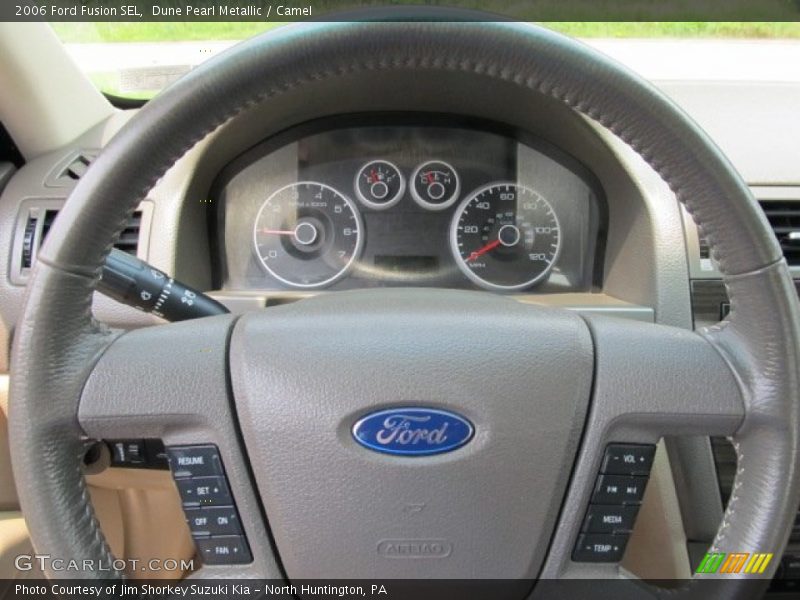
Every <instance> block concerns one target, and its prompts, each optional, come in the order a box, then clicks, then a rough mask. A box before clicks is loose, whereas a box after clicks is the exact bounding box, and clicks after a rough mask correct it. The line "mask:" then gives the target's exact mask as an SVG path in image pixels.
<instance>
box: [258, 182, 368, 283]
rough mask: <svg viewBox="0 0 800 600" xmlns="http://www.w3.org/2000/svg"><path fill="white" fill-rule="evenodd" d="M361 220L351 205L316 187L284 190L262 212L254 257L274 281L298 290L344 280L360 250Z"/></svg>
mask: <svg viewBox="0 0 800 600" xmlns="http://www.w3.org/2000/svg"><path fill="white" fill-rule="evenodd" d="M361 230H362V226H361V217H360V215H359V214H358V210H357V209H356V207H355V205H354V204H353V202H352V201H351V200H350V199H349V198H347V197H346V196H344V195H343V194H341V193H339V192H338V191H336V190H335V189H333V188H332V187H330V186H328V185H325V184H323V183H317V182H314V181H303V182H299V183H292V184H289V185H287V186H284V187H282V188H280V189H279V190H277V191H276V192H274V193H273V194H272V195H271V196H270V197H269V198H267V200H266V201H265V202H264V204H263V205H262V206H261V209H260V210H259V211H258V216H257V217H256V222H255V227H254V230H253V240H254V242H255V253H256V256H257V257H258V259H259V261H260V262H261V265H262V266H263V267H264V269H266V270H267V272H268V273H270V275H272V276H273V277H275V278H276V279H278V280H279V281H282V282H283V283H285V284H287V285H290V286H293V287H299V288H316V287H322V286H325V285H328V284H331V283H333V282H334V281H336V280H337V279H339V278H340V277H342V276H343V275H344V274H345V273H346V272H347V271H348V269H349V268H350V266H351V265H352V264H353V261H354V260H355V259H356V257H357V256H358V253H359V252H360V250H361V245H362V240H363V237H362V233H361Z"/></svg>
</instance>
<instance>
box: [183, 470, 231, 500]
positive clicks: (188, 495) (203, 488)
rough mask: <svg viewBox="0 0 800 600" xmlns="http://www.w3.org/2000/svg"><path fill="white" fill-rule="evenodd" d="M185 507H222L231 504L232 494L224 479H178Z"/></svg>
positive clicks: (218, 477) (217, 477)
mask: <svg viewBox="0 0 800 600" xmlns="http://www.w3.org/2000/svg"><path fill="white" fill-rule="evenodd" d="M175 483H177V484H178V491H179V492H180V494H181V499H182V500H183V505H184V506H220V505H223V504H231V503H232V502H233V500H232V499H231V492H230V490H229V489H228V482H227V481H225V478H224V477H220V476H215V477H189V478H187V479H176V480H175Z"/></svg>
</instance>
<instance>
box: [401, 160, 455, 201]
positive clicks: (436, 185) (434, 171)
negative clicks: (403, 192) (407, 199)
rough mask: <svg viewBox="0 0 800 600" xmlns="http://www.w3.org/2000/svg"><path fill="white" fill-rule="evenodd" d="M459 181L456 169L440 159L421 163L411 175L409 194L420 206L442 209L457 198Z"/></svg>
mask: <svg viewBox="0 0 800 600" xmlns="http://www.w3.org/2000/svg"><path fill="white" fill-rule="evenodd" d="M460 190H461V182H460V181H459V180H458V173H456V170H455V169H454V168H453V167H452V166H451V165H449V164H447V163H446V162H443V161H441V160H430V161H428V162H425V163H422V164H421V165H419V166H418V167H417V168H416V169H415V170H414V174H413V175H412V176H411V195H412V196H413V197H414V200H415V201H416V203H417V204H419V205H420V206H421V207H422V208H426V209H428V210H444V209H445V208H448V207H450V206H452V205H453V203H454V202H455V201H456V200H458V193H459V191H460Z"/></svg>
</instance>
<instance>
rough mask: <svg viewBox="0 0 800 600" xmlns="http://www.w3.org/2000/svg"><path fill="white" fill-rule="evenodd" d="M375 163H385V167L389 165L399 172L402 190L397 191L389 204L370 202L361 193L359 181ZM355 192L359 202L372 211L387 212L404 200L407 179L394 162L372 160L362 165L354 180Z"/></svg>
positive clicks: (381, 159) (378, 159) (380, 159)
mask: <svg viewBox="0 0 800 600" xmlns="http://www.w3.org/2000/svg"><path fill="white" fill-rule="evenodd" d="M375 163H383V164H385V165H388V166H389V167H391V168H392V169H394V170H395V171H396V172H397V175H398V177H400V188H399V189H398V190H397V193H396V194H395V195H394V196H393V197H392V199H391V200H389V201H388V202H375V201H374V200H370V199H369V198H367V197H366V196H365V195H364V194H362V193H361V188H360V187H359V185H358V182H359V179H360V178H361V174H362V173H363V172H364V169H366V168H367V167H369V166H370V165H372V164H375ZM353 191H354V192H355V194H356V197H357V198H358V201H359V202H361V204H363V205H364V206H366V207H367V208H371V209H372V210H386V209H387V208H391V207H393V206H394V205H396V204H397V203H398V202H400V200H402V199H403V196H404V195H405V193H406V178H405V176H404V175H403V172H402V171H401V170H400V168H399V167H398V166H397V165H396V164H394V163H393V162H391V161H389V160H385V159H383V158H374V159H372V160H369V161H367V162H365V163H364V164H363V165H361V167H360V168H359V169H358V171H356V176H355V177H354V178H353Z"/></svg>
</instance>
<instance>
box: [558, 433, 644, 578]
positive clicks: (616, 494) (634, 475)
mask: <svg viewBox="0 0 800 600" xmlns="http://www.w3.org/2000/svg"><path fill="white" fill-rule="evenodd" d="M655 452H656V447H655V446H653V445H649V444H621V443H620V444H617V443H615V444H609V445H608V446H607V447H606V451H605V454H604V456H603V462H602V464H601V466H600V473H598V475H597V480H596V481H595V485H594V490H593V492H592V497H591V500H590V502H589V506H588V507H587V509H586V514H585V516H584V518H583V524H582V527H581V533H580V535H579V536H578V539H577V540H576V542H575V548H574V549H573V551H572V560H574V561H576V562H595V563H597V562H619V561H620V560H621V559H622V555H623V554H624V553H625V546H626V545H627V544H628V535H629V534H630V532H631V530H633V525H634V523H635V521H636V514H637V513H638V512H639V505H640V504H641V502H642V498H643V497H644V490H645V487H646V486H647V480H648V478H649V475H650V469H651V468H652V466H653V458H654V457H655Z"/></svg>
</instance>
